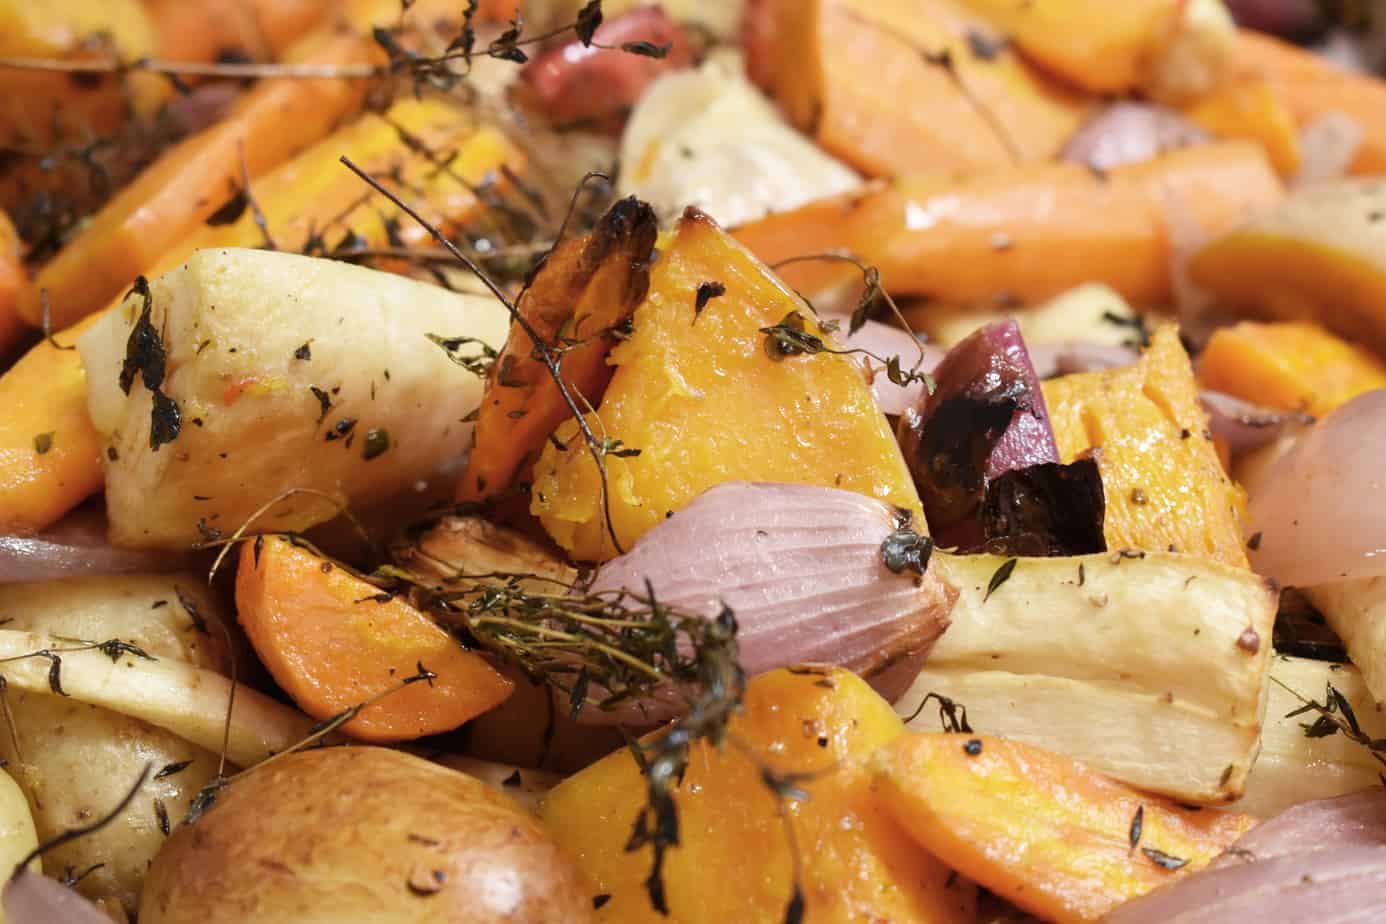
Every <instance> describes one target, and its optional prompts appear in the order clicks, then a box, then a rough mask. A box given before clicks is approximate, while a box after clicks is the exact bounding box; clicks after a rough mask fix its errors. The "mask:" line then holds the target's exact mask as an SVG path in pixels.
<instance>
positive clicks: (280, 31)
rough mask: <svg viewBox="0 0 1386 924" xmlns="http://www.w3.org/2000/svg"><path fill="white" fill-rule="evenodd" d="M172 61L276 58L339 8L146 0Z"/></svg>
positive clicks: (318, 1) (311, 3)
mask: <svg viewBox="0 0 1386 924" xmlns="http://www.w3.org/2000/svg"><path fill="white" fill-rule="evenodd" d="M145 6H146V7H147V8H148V10H149V15H150V16H151V17H152V18H153V20H154V27H155V28H156V29H157V30H158V34H159V56H160V57H161V58H163V59H165V60H169V61H217V60H233V61H234V60H238V59H250V60H255V61H263V60H274V59H275V58H277V57H278V56H279V55H280V54H281V53H282V52H283V51H284V50H285V49H287V48H288V47H289V46H290V45H291V44H292V43H293V42H294V41H296V40H297V39H298V38H299V37H300V36H302V35H303V34H304V33H306V32H307V31H308V30H309V29H311V28H313V27H314V26H316V25H318V24H319V23H320V22H321V21H322V20H323V19H324V18H325V17H326V16H327V15H328V14H329V13H330V12H331V11H332V9H333V8H334V6H335V4H333V3H330V2H328V0H202V2H199V3H188V2H187V0H146V2H145Z"/></svg>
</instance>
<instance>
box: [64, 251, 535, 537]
mask: <svg viewBox="0 0 1386 924" xmlns="http://www.w3.org/2000/svg"><path fill="white" fill-rule="evenodd" d="M141 300H142V299H141V297H140V296H139V295H138V294H136V295H135V296H133V297H132V298H131V299H130V301H129V308H131V309H133V314H131V315H126V314H125V313H124V312H115V313H112V314H109V315H106V316H105V317H103V318H102V320H101V321H100V322H98V323H97V324H96V325H95V326H94V327H92V329H91V330H90V331H89V332H88V334H87V335H85V336H84V337H83V339H82V341H81V343H80V347H81V350H82V359H83V363H84V365H85V366H86V369H87V373H88V378H89V381H90V391H91V393H90V398H89V406H90V409H91V418H92V422H93V423H94V424H95V425H96V428H97V430H98V431H99V432H101V433H103V434H104V435H105V437H106V439H107V441H108V443H107V445H108V448H109V449H110V450H113V451H108V452H107V461H106V472H107V495H106V504H107V510H108V513H109V516H110V519H111V537H112V539H113V540H115V541H117V542H121V543H124V544H127V545H138V546H179V545H189V544H192V543H194V542H198V541H200V540H205V539H207V538H208V530H210V531H212V533H211V534H212V535H218V534H219V535H226V534H230V533H231V532H233V531H234V530H236V529H238V528H240V527H242V526H243V525H249V526H250V527H251V528H252V529H253V530H275V529H302V528H304V527H307V526H310V525H313V524H316V523H320V522H323V521H325V520H328V519H331V518H332V517H333V516H335V515H336V514H337V512H338V505H339V504H343V503H350V504H362V503H368V502H371V501H376V500H383V499H385V498H388V497H390V496H391V495H392V494H397V493H400V492H403V491H405V490H407V489H409V488H410V487H411V486H412V485H413V484H414V483H415V482H416V481H418V480H419V479H421V478H427V477H429V476H431V475H432V474H433V473H434V472H436V471H437V470H438V469H439V468H441V467H442V466H443V465H445V464H446V463H448V462H451V461H452V460H453V459H455V458H456V457H457V456H459V455H460V454H461V453H462V451H463V449H465V448H466V445H467V441H468V439H469V437H470V433H471V426H470V424H464V423H461V422H460V421H461V419H462V418H463V417H465V416H466V415H467V413H468V412H469V411H470V410H471V409H472V408H474V407H475V406H476V404H477V402H478V401H479V400H480V396H481V380H480V378H479V377H478V376H477V375H476V374H475V373H474V372H471V371H469V370H467V369H464V368H462V367H460V366H458V365H456V364H454V363H452V362H450V361H449V359H448V357H447V355H446V353H444V351H443V350H441V349H440V348H439V347H438V346H437V345H435V344H434V343H433V342H431V341H430V340H429V339H428V335H429V334H431V333H437V332H439V331H445V332H447V333H448V335H450V336H451V335H456V334H460V333H462V332H463V331H465V332H466V335H467V336H470V337H475V338H476V339H477V340H478V341H480V342H481V343H483V344H486V345H489V346H491V347H492V348H493V349H494V348H496V347H498V346H499V344H500V343H501V341H502V339H503V338H504V331H505V327H506V324H507V316H506V312H505V309H504V307H502V306H501V305H500V303H499V302H497V301H495V300H492V299H489V298H483V297H480V296H467V295H457V294H452V293H448V292H445V291H444V290H441V289H438V288H434V287H429V286H424V285H421V284H419V283H415V282H411V281H408V280H404V279H400V278H398V277H394V276H388V275H385V274H382V273H373V272H371V271H369V270H364V269H361V268H359V267H354V266H349V265H344V264H342V263H338V262H332V261H327V260H314V259H310V258H307V257H300V256H295V255H290V254H278V253H269V252H265V251H249V250H219V251H200V252H199V253H197V254H195V255H194V256H193V257H192V258H190V259H189V261H188V263H187V264H186V265H185V266H184V267H183V268H181V269H179V270H177V271H175V272H173V273H171V274H168V275H166V276H164V277H161V279H159V280H156V281H155V282H154V283H152V284H151V289H150V294H149V296H148V299H147V302H146V304H145V305H143V306H141V304H140V302H141ZM405 305H407V306H408V309H407V310H404V309H403V306H405ZM304 343H310V344H311V359H308V360H302V359H299V358H298V356H297V354H298V352H299V351H300V349H301V348H302V346H303V344H304ZM146 344H147V346H145V345H146ZM137 345H138V346H139V347H140V348H141V349H144V350H145V353H141V352H138V351H137V349H136V346H137ZM146 356H150V357H155V359H146V358H145V357H146ZM158 357H162V359H158ZM155 362H157V364H158V365H160V366H162V369H161V370H160V373H161V374H160V375H158V376H153V375H152V374H151V363H155ZM132 363H144V365H143V371H142V372H141V373H140V374H141V376H142V378H141V379H140V380H139V381H134V380H133V376H132V383H131V385H130V386H129V387H128V388H123V387H122V383H123V379H122V376H123V374H124V373H123V370H125V369H130V368H139V366H132V365H131V364H132ZM151 380H152V381H153V382H154V384H155V386H156V388H155V389H154V390H151V389H150V387H149V384H150V382H151ZM161 396H162V397H161ZM175 422H176V423H175ZM175 428H176V429H175ZM293 489H309V490H311V491H317V492H321V494H325V495H327V497H328V499H324V498H323V497H322V496H316V495H306V496H300V497H290V498H288V499H287V500H280V498H279V495H281V494H282V493H284V492H286V491H291V490H293ZM265 505H269V509H268V510H267V511H266V512H265V515H264V516H263V517H261V518H259V519H258V520H255V521H254V522H253V523H252V522H250V520H251V517H252V515H253V514H254V513H255V512H256V511H257V510H258V509H259V508H261V507H263V506H265Z"/></svg>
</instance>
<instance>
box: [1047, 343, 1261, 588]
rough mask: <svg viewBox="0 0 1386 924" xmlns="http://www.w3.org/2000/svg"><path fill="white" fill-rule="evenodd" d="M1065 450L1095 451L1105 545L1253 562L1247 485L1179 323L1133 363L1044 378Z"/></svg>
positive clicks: (1065, 454)
mask: <svg viewBox="0 0 1386 924" xmlns="http://www.w3.org/2000/svg"><path fill="white" fill-rule="evenodd" d="M1044 397H1045V402H1046V404H1047V405H1048V407H1049V417H1050V421H1051V422H1052V424H1053V427H1054V436H1055V439H1056V440H1057V441H1058V444H1059V455H1060V457H1061V458H1062V459H1063V460H1064V461H1071V460H1073V459H1076V458H1078V457H1080V456H1083V455H1084V454H1086V453H1089V452H1091V453H1092V455H1093V457H1094V458H1096V460H1097V465H1098V468H1099V469H1100V470H1101V472H1102V484H1103V487H1104V489H1105V492H1106V498H1107V504H1106V526H1105V532H1106V535H1107V547H1108V548H1109V549H1113V550H1143V551H1160V550H1169V551H1174V552H1185V553H1188V554H1192V555H1203V556H1207V557H1209V558H1212V559H1215V560H1217V561H1221V562H1225V563H1227V564H1230V565H1236V566H1239V567H1246V552H1245V550H1244V549H1243V546H1242V525H1241V512H1242V505H1243V497H1242V492H1241V489H1240V488H1238V487H1237V486H1236V485H1234V484H1233V483H1232V481H1231V479H1229V478H1228V476H1227V475H1226V474H1225V473H1224V472H1223V468H1222V463H1221V462H1220V461H1219V459H1218V456H1217V453H1216V451H1215V450H1214V449H1213V444H1212V434H1211V433H1209V431H1208V416H1207V413H1206V412H1205V411H1204V410H1203V407H1202V405H1201V404H1200V403H1199V400H1198V384H1197V382H1195V381H1194V375H1193V369H1192V368H1190V366H1189V358H1188V355H1187V354H1186V353H1185V352H1184V348H1183V346H1182V345H1181V344H1180V342H1179V337H1178V334H1177V333H1176V331H1175V328H1174V327H1173V326H1172V325H1166V326H1163V327H1161V328H1159V329H1158V330H1156V331H1155V333H1154V334H1153V335H1152V336H1151V339H1150V347H1149V349H1147V350H1146V351H1145V353H1144V354H1143V355H1142V356H1141V360H1140V362H1138V363H1136V364H1135V365H1134V366H1127V367H1125V368H1119V369H1109V370H1104V371H1100V372H1084V373H1078V374H1075V375H1066V376H1061V377H1060V378H1057V379H1050V380H1049V381H1047V382H1045V383H1044Z"/></svg>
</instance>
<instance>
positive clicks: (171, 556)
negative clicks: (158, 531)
mask: <svg viewBox="0 0 1386 924" xmlns="http://www.w3.org/2000/svg"><path fill="white" fill-rule="evenodd" d="M206 557H207V556H197V555H193V554H190V553H181V552H166V551H156V550H151V549H123V548H120V547H119V546H114V545H111V544H110V543H109V542H108V541H106V516H105V514H104V513H101V512H100V511H97V510H91V509H86V510H77V511H74V512H72V513H70V514H68V515H67V516H66V517H64V518H63V519H62V521H61V522H59V523H57V524H56V525H54V526H53V527H52V528H51V529H48V530H46V531H44V532H42V533H39V534H38V535H36V536H0V584H17V583H22V582H31V581H56V580H60V579H62V578H69V577H91V576H96V575H104V574H173V573H175V572H179V571H189V570H195V569H196V564H195V563H196V562H198V561H199V560H201V559H205V558H206Z"/></svg>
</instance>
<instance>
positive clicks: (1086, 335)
mask: <svg viewBox="0 0 1386 924" xmlns="http://www.w3.org/2000/svg"><path fill="white" fill-rule="evenodd" d="M918 310H919V309H914V311H918ZM925 310H926V314H925V315H924V317H923V318H922V320H923V321H924V322H925V324H924V326H925V330H926V332H927V333H928V334H929V337H930V339H932V340H933V341H934V342H935V343H938V344H940V345H941V346H952V345H953V344H955V343H957V342H958V341H959V340H962V339H963V338H964V337H966V336H967V335H968V334H970V333H972V332H973V331H974V330H976V329H977V328H979V327H981V326H982V325H983V324H990V323H991V322H992V321H994V320H996V312H995V311H961V312H959V311H956V310H948V309H942V310H935V311H930V310H928V309H927V306H926V309H925ZM1009 314H1010V316H1011V317H1013V318H1015V319H1016V322H1017V323H1018V324H1019V325H1020V333H1021V334H1022V335H1023V336H1024V337H1025V342H1026V343H1027V344H1030V345H1032V346H1033V345H1036V344H1042V343H1085V344H1087V343H1091V344H1101V345H1103V346H1125V345H1129V344H1130V342H1131V340H1132V338H1133V337H1134V335H1135V331H1134V329H1133V325H1134V324H1135V323H1136V318H1137V315H1136V311H1135V309H1133V308H1132V307H1131V305H1130V303H1128V302H1127V301H1126V299H1124V298H1122V296H1121V293H1120V292H1117V291H1116V290H1115V289H1113V288H1112V287H1111V286H1108V285H1104V284H1102V283H1100V282H1088V283H1084V284H1083V285H1081V286H1077V287H1075V288H1072V289H1069V290H1068V291H1067V292H1064V293H1063V294H1061V295H1056V296H1054V297H1053V298H1051V299H1049V300H1048V301H1046V302H1044V303H1043V304H1040V305H1036V306H1035V307H1033V308H1024V309H1020V310H1018V311H1012V312H1009Z"/></svg>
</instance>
